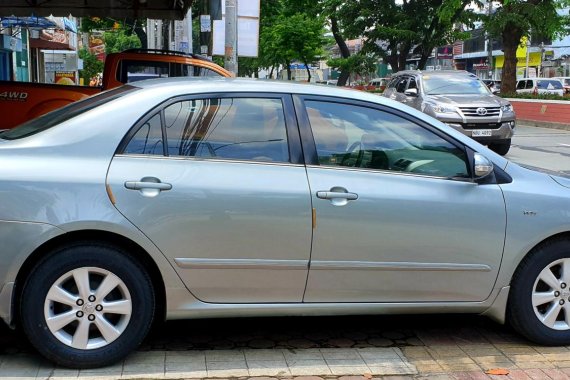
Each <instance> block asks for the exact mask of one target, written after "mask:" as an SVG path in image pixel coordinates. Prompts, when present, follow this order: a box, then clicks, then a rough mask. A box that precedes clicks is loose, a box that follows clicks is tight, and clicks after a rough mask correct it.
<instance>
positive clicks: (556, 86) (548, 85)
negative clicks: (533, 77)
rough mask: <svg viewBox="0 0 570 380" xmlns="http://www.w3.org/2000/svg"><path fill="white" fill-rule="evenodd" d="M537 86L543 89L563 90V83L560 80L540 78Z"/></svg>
mask: <svg viewBox="0 0 570 380" xmlns="http://www.w3.org/2000/svg"><path fill="white" fill-rule="evenodd" d="M537 87H538V88H540V89H541V90H562V83H561V82H560V81H559V80H552V79H551V80H544V79H542V80H539V81H538V84H537Z"/></svg>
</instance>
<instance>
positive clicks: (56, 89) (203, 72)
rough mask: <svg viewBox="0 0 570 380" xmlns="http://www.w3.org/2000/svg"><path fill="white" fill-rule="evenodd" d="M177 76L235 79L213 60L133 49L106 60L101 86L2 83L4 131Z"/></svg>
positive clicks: (0, 123) (0, 99)
mask: <svg viewBox="0 0 570 380" xmlns="http://www.w3.org/2000/svg"><path fill="white" fill-rule="evenodd" d="M174 76H176V77H195V76H222V77H231V76H232V74H231V73H230V72H229V71H227V70H225V69H224V68H223V67H221V66H219V65H217V64H215V63H213V62H212V61H210V60H207V59H205V58H202V57H200V56H195V55H188V54H184V53H179V52H171V51H163V50H146V49H133V50H126V51H124V52H121V53H113V54H109V55H107V58H106V59H105V67H104V70H103V80H102V85H101V86H99V87H89V86H66V85H61V84H44V83H28V82H10V81H0V115H2V117H1V118H0V130H3V129H10V128H13V127H15V126H17V125H19V124H21V123H23V122H25V121H28V120H30V119H33V118H35V117H38V116H40V115H43V114H44V113H47V112H50V111H53V110H55V109H57V108H60V107H63V106H65V105H67V104H70V103H72V102H75V101H78V100H81V99H84V98H87V97H89V96H91V95H95V94H97V93H99V92H101V91H105V90H109V89H112V88H115V87H119V86H122V85H123V84H125V83H129V82H134V81H138V80H143V79H151V78H161V77H174Z"/></svg>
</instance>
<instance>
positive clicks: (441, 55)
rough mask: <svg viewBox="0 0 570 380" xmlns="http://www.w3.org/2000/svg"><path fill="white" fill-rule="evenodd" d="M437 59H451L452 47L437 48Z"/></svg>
mask: <svg viewBox="0 0 570 380" xmlns="http://www.w3.org/2000/svg"><path fill="white" fill-rule="evenodd" d="M437 59H453V46H451V45H447V46H440V47H438V48H437Z"/></svg>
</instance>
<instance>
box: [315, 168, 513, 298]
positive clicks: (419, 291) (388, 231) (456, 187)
mask: <svg viewBox="0 0 570 380" xmlns="http://www.w3.org/2000/svg"><path fill="white" fill-rule="evenodd" d="M307 172H308V176H309V180H310V183H311V188H312V189H313V204H314V206H315V209H316V221H317V222H316V225H317V228H316V229H315V231H314V234H313V251H312V256H311V270H310V273H309V280H308V283H307V290H306V292H305V298H304V301H305V302H420V301H481V300H483V299H485V298H486V297H487V296H488V295H489V294H490V292H491V290H492V289H493V284H494V282H495V278H496V276H497V273H498V269H499V265H500V261H501V256H502V247H503V240H504V231H505V230H504V227H505V212H504V203H503V198H502V193H501V191H500V189H499V188H498V187H497V186H495V185H492V186H477V185H474V184H472V183H465V182H459V181H448V180H442V179H434V178H425V177H420V176H415V175H405V174H392V173H387V172H367V171H357V170H345V169H326V168H319V167H310V168H308V170H307ZM334 187H344V188H346V189H347V191H348V192H350V193H354V194H357V195H358V199H356V200H352V201H348V202H347V203H346V205H344V206H336V205H334V204H332V203H331V202H330V201H328V200H323V199H319V198H318V197H317V196H316V195H315V194H316V191H318V190H322V189H331V188H334ZM482 205H484V206H483V207H482ZM475 231H476V233H475Z"/></svg>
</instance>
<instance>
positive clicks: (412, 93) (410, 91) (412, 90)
mask: <svg viewBox="0 0 570 380" xmlns="http://www.w3.org/2000/svg"><path fill="white" fill-rule="evenodd" d="M404 95H406V96H414V97H415V96H418V89H417V88H408V89H407V90H406V91H404Z"/></svg>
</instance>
